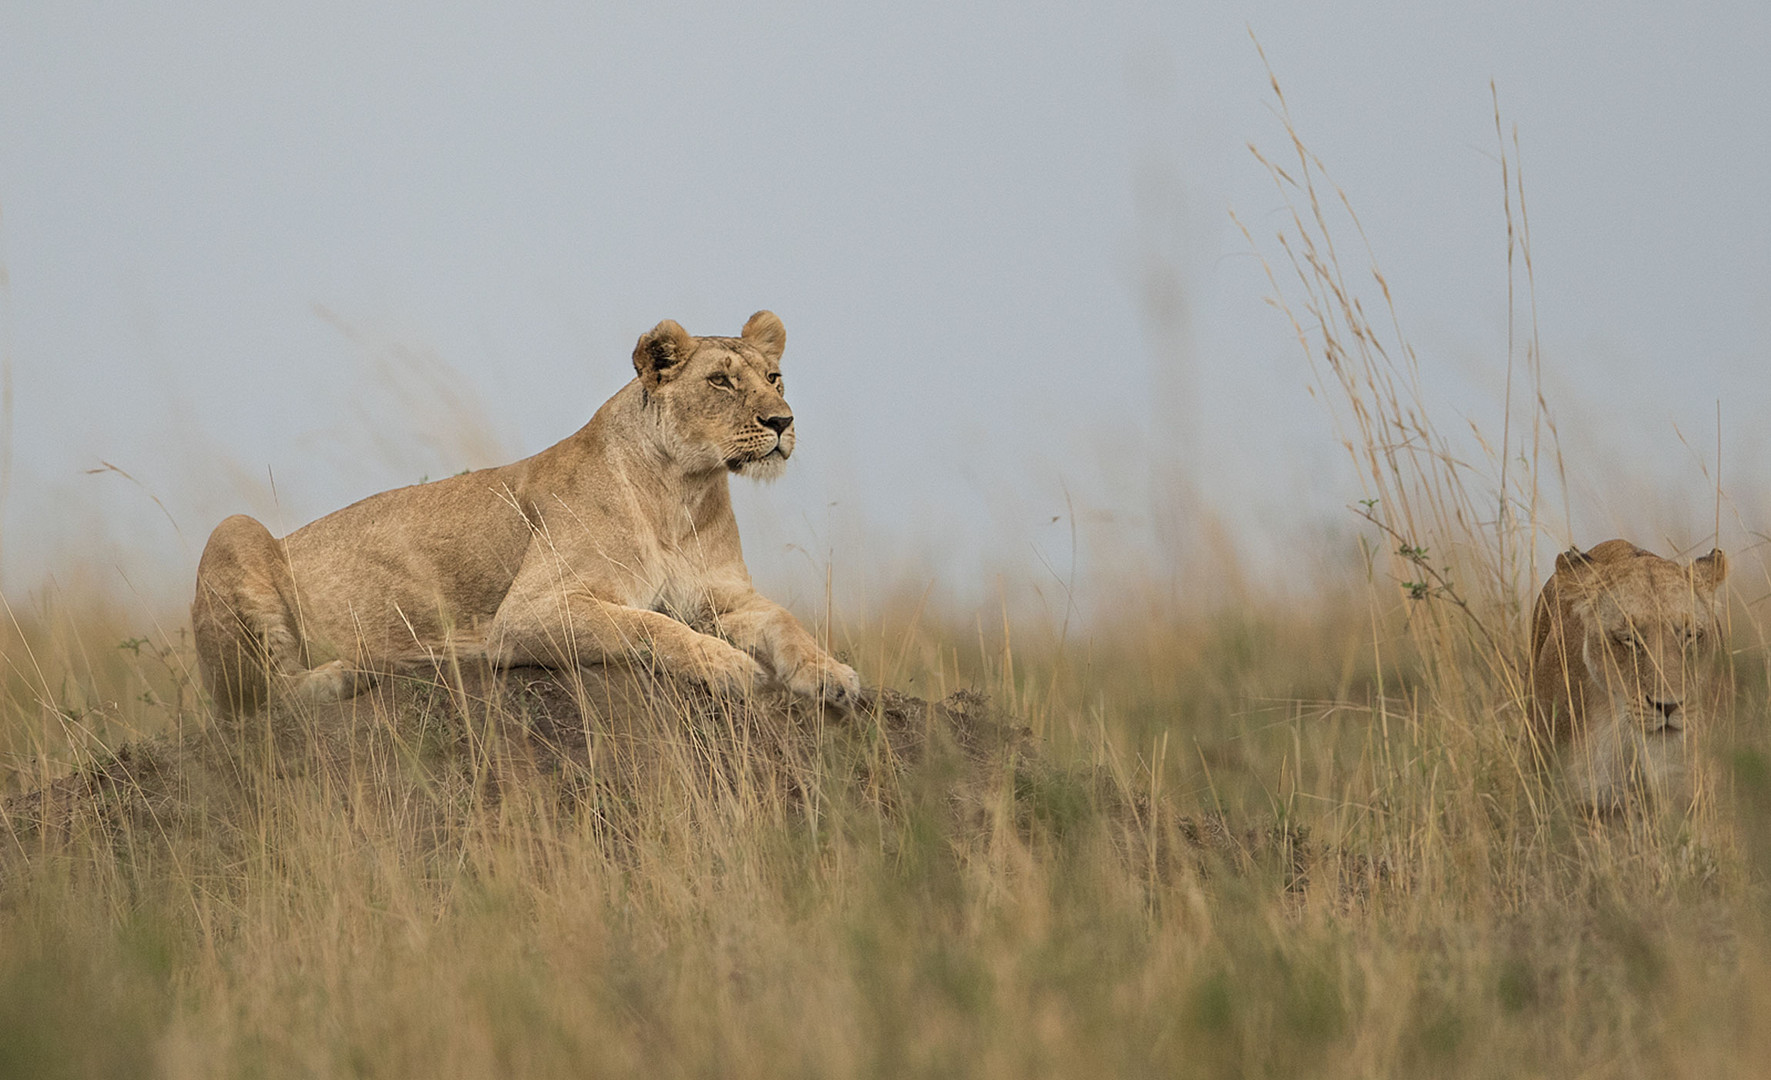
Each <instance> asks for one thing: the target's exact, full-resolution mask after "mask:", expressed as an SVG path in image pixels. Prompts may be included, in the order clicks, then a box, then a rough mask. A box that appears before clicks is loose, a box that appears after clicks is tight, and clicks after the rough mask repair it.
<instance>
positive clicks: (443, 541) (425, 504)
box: [191, 311, 860, 712]
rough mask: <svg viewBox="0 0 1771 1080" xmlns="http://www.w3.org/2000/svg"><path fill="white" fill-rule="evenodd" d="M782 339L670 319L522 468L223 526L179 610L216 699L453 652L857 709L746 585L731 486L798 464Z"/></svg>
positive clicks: (336, 684)
mask: <svg viewBox="0 0 1771 1080" xmlns="http://www.w3.org/2000/svg"><path fill="white" fill-rule="evenodd" d="M786 340H787V338H786V331H785V330H784V329H783V328H782V326H781V320H779V319H777V318H776V317H775V316H774V315H773V314H771V313H769V312H766V311H759V312H757V313H756V314H755V315H753V316H751V318H750V321H749V322H747V323H745V325H744V330H743V333H742V334H741V335H740V336H739V337H736V338H720V337H704V338H697V337H692V336H690V335H689V333H688V332H687V331H685V330H684V329H683V328H682V327H681V326H679V325H677V324H676V323H675V322H671V321H669V320H666V321H664V322H661V323H659V324H658V325H657V326H656V327H655V328H653V329H652V330H651V331H650V332H648V333H647V334H645V335H644V336H643V337H641V338H640V340H639V343H638V344H637V345H636V346H635V348H634V353H633V363H634V370H635V371H636V373H637V377H636V378H635V379H634V380H633V381H632V382H630V383H628V384H627V385H626V386H625V387H623V388H622V389H621V390H620V391H619V392H617V393H616V394H615V396H614V397H612V398H610V399H609V400H608V401H607V402H606V403H604V405H603V407H602V408H600V409H598V410H597V412H596V415H595V416H593V417H591V420H590V422H589V423H588V424H586V425H585V426H584V427H583V428H581V429H580V430H579V431H578V432H577V433H576V434H574V435H572V436H571V437H569V438H567V439H565V440H564V441H562V442H560V443H557V444H555V445H554V446H551V447H549V448H548V449H546V450H543V451H542V452H541V453H539V454H536V455H535V456H534V457H531V458H526V459H524V460H522V461H519V462H516V463H515V464H511V465H504V466H500V467H497V468H492V469H481V470H479V471H477V472H471V473H464V474H462V475H460V476H455V477H451V478H450V479H447V480H439V481H436V482H435V483H429V484H420V485H418V486H415V487H408V488H399V489H396V490H394V491H385V492H382V493H381V494H379V495H372V496H370V497H369V498H367V499H364V500H363V501H361V502H358V503H355V504H353V505H351V506H347V507H345V508H344V509H342V510H339V511H337V512H336V513H332V514H329V515H327V516H326V517H323V518H320V519H319V520H318V521H315V522H313V523H312V524H309V525H307V526H305V527H303V528H301V529H298V530H296V531H295V532H293V533H291V534H289V535H288V536H287V537H285V538H284V539H282V540H280V541H279V540H275V539H273V538H272V537H271V534H270V532H269V531H268V530H266V529H265V527H264V526H263V525H261V524H259V522H257V521H255V520H254V519H252V518H250V517H246V516H244V515H237V516H235V517H231V518H228V519H227V520H226V521H224V522H222V523H221V524H220V525H219V526H217V527H216V530H215V532H214V534H213V535H211V536H210V538H209V543H208V545H207V546H206V547H205V548H204V550H203V557H202V559H201V561H200V562H199V563H198V566H197V596H196V599H195V600H194V601H193V602H192V604H191V623H192V626H193V628H194V631H195V634H196V641H197V654H198V657H199V660H200V662H201V666H202V670H203V675H204V679H205V682H206V684H207V685H208V687H209V690H210V692H211V694H212V695H213V696H214V697H215V700H216V702H217V704H218V705H219V706H220V707H221V708H223V709H224V710H227V711H230V712H240V711H243V710H250V709H253V708H256V707H257V706H258V705H260V704H262V703H263V702H264V701H265V699H266V698H267V696H268V695H269V694H270V693H271V692H273V691H279V692H287V693H292V694H295V695H298V696H305V697H309V698H318V699H325V698H336V697H341V696H348V695H350V694H352V693H355V692H356V691H357V690H358V689H360V688H362V687H363V686H364V685H366V683H367V682H368V681H369V680H370V679H372V678H373V677H374V674H375V673H376V672H383V671H388V670H393V669H395V668H398V667H399V666H400V665H401V664H402V663H404V662H410V661H414V660H418V659H422V658H426V657H433V658H434V657H437V656H440V655H445V654H450V653H452V654H453V655H455V656H460V657H466V658H483V659H485V660H489V661H491V662H492V663H494V664H499V665H511V664H522V663H536V664H544V665H548V666H554V667H565V666H570V665H572V664H575V663H604V662H610V661H631V660H642V661H647V662H652V663H656V664H658V665H659V666H661V667H662V668H663V669H665V670H667V671H669V672H673V673H677V674H681V675H687V676H690V677H692V678H695V679H698V680H700V681H702V682H704V683H706V684H707V685H709V686H712V687H714V688H716V689H718V690H721V691H724V692H744V691H747V690H748V689H750V688H751V687H752V686H753V685H755V684H756V683H757V682H759V681H760V680H763V679H765V678H768V677H773V678H774V679H775V680H777V681H779V682H780V683H782V684H784V685H785V686H787V687H788V688H789V689H791V690H793V691H794V692H795V693H798V694H802V695H805V696H808V697H813V698H819V699H823V700H828V701H832V702H836V703H839V704H849V703H852V701H853V700H854V698H855V696H856V695H857V694H858V692H859V690H860V682H859V680H858V678H857V677H856V675H855V672H854V670H853V669H852V668H850V667H848V666H847V665H846V664H842V663H839V662H837V661H836V660H835V659H833V658H831V657H830V656H829V655H828V654H827V653H825V651H824V650H823V649H821V648H819V647H818V644H817V642H815V641H814V640H813V639H812V636H811V635H810V634H808V633H807V632H806V630H805V628H804V627H802V626H801V625H800V624H799V622H798V621H797V620H795V619H794V618H793V616H792V615H790V614H788V612H787V611H786V610H784V609H783V608H781V607H780V606H779V605H777V604H774V603H772V602H771V601H769V600H767V599H765V598H764V597H762V596H761V595H759V594H758V593H757V592H756V590H755V589H754V588H753V587H752V586H751V582H750V574H749V572H748V571H747V570H746V569H745V566H744V558H743V553H742V551H741V549H740V547H739V543H738V526H737V522H736V521H735V520H734V519H733V517H732V506H731V501H730V498H729V495H728V492H727V490H726V477H727V474H728V473H732V472H736V473H744V474H747V475H757V476H765V477H767V476H773V475H775V474H777V473H778V472H779V471H780V469H781V467H782V466H783V465H784V464H785V463H786V461H787V458H788V456H789V455H790V454H792V453H793V446H794V435H793V428H792V426H791V425H792V419H793V414H792V412H791V410H789V409H788V407H787V402H786V400H785V399H784V398H783V396H782V392H783V390H782V383H781V374H780V366H779V361H780V358H781V354H782V352H783V350H784V349H785V347H786ZM759 661H760V663H759Z"/></svg>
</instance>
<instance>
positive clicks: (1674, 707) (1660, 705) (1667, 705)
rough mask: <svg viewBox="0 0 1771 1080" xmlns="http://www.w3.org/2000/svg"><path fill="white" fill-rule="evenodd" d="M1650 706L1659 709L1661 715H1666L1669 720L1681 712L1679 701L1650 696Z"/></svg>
mask: <svg viewBox="0 0 1771 1080" xmlns="http://www.w3.org/2000/svg"><path fill="white" fill-rule="evenodd" d="M1648 707H1649V708H1651V709H1656V710H1659V712H1660V715H1662V716H1664V717H1666V718H1667V719H1668V720H1671V719H1672V718H1673V717H1675V716H1677V715H1678V714H1679V703H1678V702H1676V701H1660V700H1657V699H1655V698H1649V699H1648Z"/></svg>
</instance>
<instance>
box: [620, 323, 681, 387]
mask: <svg viewBox="0 0 1771 1080" xmlns="http://www.w3.org/2000/svg"><path fill="white" fill-rule="evenodd" d="M694 351H695V339H694V338H692V337H690V336H689V332H688V331H687V330H684V329H683V328H682V324H680V323H678V322H677V321H676V320H675V319H665V320H664V321H663V322H661V323H659V324H658V325H657V326H654V327H652V328H651V329H650V330H648V331H646V332H645V333H644V334H642V335H641V336H640V340H639V344H637V345H635V346H634V347H633V370H635V371H637V372H639V376H640V381H641V382H643V383H645V384H646V385H647V386H657V385H658V384H659V383H662V382H668V381H669V380H670V378H671V377H672V376H673V375H675V374H676V371H675V369H676V367H677V366H678V365H680V364H681V363H682V362H683V361H684V360H687V359H688V358H689V354H690V353H691V352H694Z"/></svg>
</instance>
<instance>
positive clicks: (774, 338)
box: [743, 311, 787, 360]
mask: <svg viewBox="0 0 1771 1080" xmlns="http://www.w3.org/2000/svg"><path fill="white" fill-rule="evenodd" d="M743 337H744V340H745V341H747V342H749V343H750V344H752V345H755V346H756V347H757V348H758V349H761V350H762V354H763V355H764V356H766V357H768V358H769V359H770V360H779V359H781V354H782V353H784V352H786V351H787V328H786V327H784V326H782V325H781V320H780V319H777V318H776V317H775V313H774V312H772V311H759V312H757V313H756V314H755V315H752V316H751V317H750V321H749V322H747V323H745V324H744V334H743Z"/></svg>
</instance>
